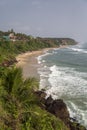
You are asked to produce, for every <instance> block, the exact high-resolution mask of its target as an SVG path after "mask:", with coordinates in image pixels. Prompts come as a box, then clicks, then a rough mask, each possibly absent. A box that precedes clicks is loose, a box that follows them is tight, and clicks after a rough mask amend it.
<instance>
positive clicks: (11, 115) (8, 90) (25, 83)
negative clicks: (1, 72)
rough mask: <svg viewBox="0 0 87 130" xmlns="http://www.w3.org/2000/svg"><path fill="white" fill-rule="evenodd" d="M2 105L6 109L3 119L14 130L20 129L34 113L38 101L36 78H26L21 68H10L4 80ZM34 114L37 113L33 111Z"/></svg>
mask: <svg viewBox="0 0 87 130" xmlns="http://www.w3.org/2000/svg"><path fill="white" fill-rule="evenodd" d="M2 87H3V92H2V95H1V99H2V105H3V108H4V110H5V111H6V113H5V117H4V116H3V117H2V118H3V120H4V122H5V125H7V126H9V127H11V129H12V130H20V128H21V126H22V125H23V123H24V124H25V122H26V121H27V120H29V116H30V115H32V109H31V108H32V106H33V105H34V104H35V103H37V99H36V97H35V95H34V93H33V91H34V89H36V88H37V87H38V82H37V80H36V79H35V78H29V79H26V80H24V79H23V77H22V70H21V69H20V68H12V69H9V70H8V72H7V74H6V75H5V76H4V79H3V80H2ZM33 114H36V113H35V112H33Z"/></svg>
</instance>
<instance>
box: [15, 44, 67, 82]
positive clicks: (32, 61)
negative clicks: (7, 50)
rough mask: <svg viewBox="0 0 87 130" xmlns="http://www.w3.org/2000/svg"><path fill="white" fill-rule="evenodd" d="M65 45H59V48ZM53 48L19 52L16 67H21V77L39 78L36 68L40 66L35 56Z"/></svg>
mask: <svg viewBox="0 0 87 130" xmlns="http://www.w3.org/2000/svg"><path fill="white" fill-rule="evenodd" d="M66 46H67V45H64V46H60V48H65V47H66ZM53 49H54V48H46V49H42V50H39V51H32V52H26V53H23V54H19V55H18V56H17V57H16V59H17V61H18V62H17V64H16V66H17V67H21V68H22V69H23V77H24V78H28V77H35V78H37V79H39V74H38V71H37V69H38V68H39V67H40V66H41V64H38V60H37V57H38V56H40V55H42V54H45V53H46V52H47V51H48V50H53Z"/></svg>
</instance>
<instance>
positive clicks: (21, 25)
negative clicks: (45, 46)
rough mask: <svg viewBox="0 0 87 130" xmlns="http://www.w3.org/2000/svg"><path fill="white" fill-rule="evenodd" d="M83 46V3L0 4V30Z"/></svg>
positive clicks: (86, 11)
mask: <svg viewBox="0 0 87 130" xmlns="http://www.w3.org/2000/svg"><path fill="white" fill-rule="evenodd" d="M10 29H14V31H15V32H21V33H26V34H28V35H33V36H35V37H37V36H40V37H69V38H74V39H75V40H77V41H78V42H87V0H0V30H2V31H8V30H10Z"/></svg>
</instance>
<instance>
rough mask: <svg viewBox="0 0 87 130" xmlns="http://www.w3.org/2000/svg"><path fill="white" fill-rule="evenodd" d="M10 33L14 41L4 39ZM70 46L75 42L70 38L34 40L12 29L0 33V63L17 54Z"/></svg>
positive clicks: (38, 38)
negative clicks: (13, 36) (12, 34)
mask: <svg viewBox="0 0 87 130" xmlns="http://www.w3.org/2000/svg"><path fill="white" fill-rule="evenodd" d="M10 33H14V35H15V41H12V39H11V40H7V39H4V37H7V36H9V34H10ZM72 44H76V42H75V40H73V39H70V38H40V37H37V38H34V37H32V36H28V35H26V34H22V33H15V32H14V31H13V29H11V31H8V32H2V31H0V62H4V61H7V60H10V59H14V58H15V56H16V55H17V54H20V53H24V52H26V51H36V50H39V49H43V48H50V47H59V46H61V45H72Z"/></svg>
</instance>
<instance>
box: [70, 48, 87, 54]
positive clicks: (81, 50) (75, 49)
mask: <svg viewBox="0 0 87 130" xmlns="http://www.w3.org/2000/svg"><path fill="white" fill-rule="evenodd" d="M69 49H72V50H73V51H76V52H81V53H87V51H86V50H84V49H79V48H69Z"/></svg>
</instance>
